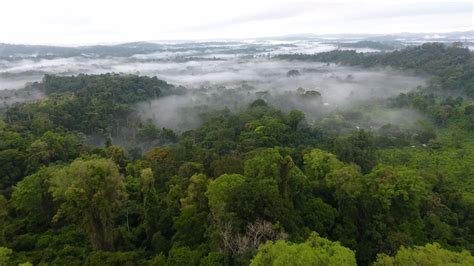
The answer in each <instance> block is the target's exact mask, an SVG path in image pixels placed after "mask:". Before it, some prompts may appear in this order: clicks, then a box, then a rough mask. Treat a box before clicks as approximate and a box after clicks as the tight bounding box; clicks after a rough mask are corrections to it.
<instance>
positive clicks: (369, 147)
mask: <svg viewBox="0 0 474 266" xmlns="http://www.w3.org/2000/svg"><path fill="white" fill-rule="evenodd" d="M272 60H282V61H288V62H300V61H304V62H307V63H309V64H311V63H313V62H314V63H316V62H323V63H325V64H328V65H331V64H338V65H341V66H350V67H357V68H361V69H374V68H390V69H392V70H394V71H405V72H410V73H414V74H416V75H419V76H423V77H424V78H426V79H427V82H426V83H424V84H423V85H421V86H417V87H414V88H410V90H409V91H408V92H404V93H399V94H397V95H396V96H391V97H386V98H384V99H378V100H377V101H376V102H372V103H365V104H364V105H362V106H359V107H358V108H354V109H350V108H349V110H348V109H344V110H338V109H335V110H334V111H332V112H331V113H329V114H325V115H324V116H321V117H318V118H317V119H307V114H306V113H305V112H303V111H302V110H296V109H295V110H282V109H280V108H279V106H278V105H275V104H273V102H271V101H268V100H266V99H265V97H264V94H265V93H261V94H260V96H261V97H258V95H257V99H255V100H253V101H252V102H251V103H250V104H248V105H246V106H245V108H243V109H242V110H238V111H236V110H231V109H229V108H225V107H224V108H221V109H220V110H209V109H206V108H194V109H193V108H191V110H188V111H189V113H194V114H199V117H200V118H201V120H202V123H201V124H200V125H199V126H198V127H195V128H192V129H190V130H183V131H179V130H173V129H169V128H166V127H161V126H159V125H156V123H153V121H151V120H150V119H144V118H141V117H140V116H137V114H136V112H135V109H136V108H137V104H139V103H143V102H145V106H146V102H147V101H151V100H153V99H159V98H163V97H166V96H169V95H183V94H184V93H186V90H187V89H186V88H185V87H182V86H176V85H173V84H171V83H168V82H166V81H163V80H161V79H158V78H157V77H148V76H141V75H131V74H127V75H125V74H116V73H109V74H97V75H93V74H90V75H86V74H80V75H74V76H67V75H66V76H64V75H45V76H44V77H43V79H42V81H40V82H34V83H31V84H28V86H27V87H26V88H25V89H24V90H26V91H28V90H30V91H33V90H35V91H40V92H41V93H42V97H39V98H36V99H34V100H30V101H25V102H22V103H17V104H12V105H8V106H7V107H5V108H3V109H2V110H1V120H0V265H474V257H473V255H472V254H473V253H474V101H473V99H474V55H473V53H472V52H470V51H469V50H468V49H467V48H464V47H462V45H460V44H456V43H455V44H452V45H446V44H441V43H426V44H423V45H419V46H409V47H406V48H403V49H401V50H396V51H392V52H383V53H358V52H355V51H345V50H335V51H329V52H324V53H318V54H314V55H308V54H283V55H278V56H276V58H274V59H272ZM288 75H289V76H297V75H299V73H298V71H297V70H294V71H292V72H291V75H290V73H288ZM350 78H351V77H348V79H350ZM296 89H298V92H297V93H298V95H299V96H298V97H301V101H304V99H308V98H311V99H314V100H315V101H321V100H320V99H319V98H321V94H320V93H319V92H318V91H316V90H308V89H307V88H295V90H296ZM219 97H232V94H227V95H226V94H223V95H221V96H219ZM163 99H165V98H163ZM145 108H146V107H145ZM393 108H405V109H409V110H413V111H416V112H417V113H419V114H420V117H421V119H419V121H418V122H417V125H416V127H410V128H406V127H401V126H399V125H394V124H390V123H387V124H384V125H382V126H380V127H378V128H370V127H359V126H357V127H355V126H354V121H358V122H360V120H361V117H363V116H364V114H365V113H372V114H373V113H377V112H382V111H383V110H391V109H393ZM154 115H155V116H157V117H159V116H161V115H162V114H161V113H159V112H158V113H155V114H154Z"/></svg>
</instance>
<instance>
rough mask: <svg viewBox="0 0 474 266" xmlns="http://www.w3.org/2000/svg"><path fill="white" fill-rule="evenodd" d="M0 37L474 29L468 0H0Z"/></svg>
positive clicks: (67, 40)
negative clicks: (439, 0) (437, 0)
mask: <svg viewBox="0 0 474 266" xmlns="http://www.w3.org/2000/svg"><path fill="white" fill-rule="evenodd" d="M0 8H1V11H2V13H1V15H0V42H10V43H59V44H83V43H103V42H125V41H139V40H159V39H206V38H253V37H259V36H270V35H284V34H294V33H356V32H359V33H394V32H402V31H409V32H436V31H451V30H467V29H472V28H473V4H472V2H470V1H445V2H433V1H416V2H415V1H408V0H398V1H368V0H366V1H349V0H345V1H329V0H327V1H324V0H317V1H298V0H297V1H292V0H259V1H257V0H239V1H237V0H235V1H222V0H221V1H217V0H199V1H195V0H189V1H186V0H173V1H152V0H133V1H119V0H113V1H110V0H101V1H99V0H70V1H64V0H63V1H60V0H42V1H37V0H3V1H2V3H1V5H0Z"/></svg>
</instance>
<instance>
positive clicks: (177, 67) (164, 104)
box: [0, 45, 424, 130]
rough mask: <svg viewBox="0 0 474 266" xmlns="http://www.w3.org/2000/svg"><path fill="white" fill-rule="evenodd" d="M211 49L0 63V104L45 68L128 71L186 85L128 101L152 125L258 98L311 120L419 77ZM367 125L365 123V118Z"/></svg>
mask: <svg viewBox="0 0 474 266" xmlns="http://www.w3.org/2000/svg"><path fill="white" fill-rule="evenodd" d="M282 47H283V48H282ZM288 47H290V48H292V49H296V48H294V47H295V46H291V45H284V46H279V49H278V50H275V51H273V53H277V52H282V51H285V49H290V48H288ZM297 48H298V47H297ZM333 48H334V47H323V46H320V47H312V48H311V47H309V48H308V49H312V50H315V51H316V50H318V49H319V51H323V50H328V49H329V50H330V49H333ZM219 49H220V50H213V48H212V47H209V49H205V50H202V49H201V50H199V51H195V50H183V51H181V52H178V51H176V52H168V53H167V54H160V53H154V54H147V55H135V56H131V57H108V58H89V57H86V56H81V57H70V58H56V59H32V58H30V59H21V60H11V61H0V108H1V107H4V106H6V105H10V104H12V103H14V102H15V101H22V100H25V99H27V98H28V97H30V98H36V97H41V95H39V94H34V93H29V94H24V93H23V94H20V95H14V94H15V93H14V91H5V89H17V88H20V87H22V86H24V84H25V83H26V82H31V81H38V80H41V78H42V75H43V74H46V73H52V74H60V75H73V74H79V73H87V74H99V73H107V72H117V73H132V74H140V75H148V76H157V77H158V78H160V79H163V80H165V81H167V82H169V83H172V84H175V85H182V86H184V87H186V88H188V90H187V92H186V93H185V94H184V95H170V96H166V97H163V98H159V99H156V100H152V101H149V102H145V103H140V104H137V106H136V110H137V114H139V115H140V116H141V117H142V118H145V119H151V120H153V121H155V122H156V123H157V125H158V126H160V127H167V128H171V129H174V130H186V129H191V128H194V127H197V126H199V124H200V123H201V120H200V119H199V112H200V111H204V110H214V109H222V108H229V109H231V110H235V111H238V110H242V109H244V108H246V107H247V106H248V104H249V103H251V102H252V101H254V100H255V99H259V98H260V99H264V100H266V101H267V102H269V104H271V105H273V106H275V107H278V108H280V109H282V110H283V111H289V110H291V109H299V110H302V111H304V112H305V113H306V115H307V119H308V120H309V121H312V120H315V119H318V118H320V117H321V116H322V115H325V114H328V113H330V112H332V111H334V110H339V111H348V110H352V109H354V108H356V107H357V106H359V103H365V102H369V101H370V102H377V100H379V99H384V98H387V97H390V96H394V95H397V94H398V93H400V92H406V91H409V90H412V89H413V88H415V87H416V86H418V85H422V84H423V83H424V79H423V78H421V77H415V76H412V75H408V74H402V73H400V72H395V71H392V70H390V69H379V70H376V69H369V70H367V69H360V68H352V67H343V66H338V65H335V64H322V63H310V62H296V61H294V62H288V61H280V60H276V59H272V58H271V57H268V55H267V54H265V53H266V52H267V51H266V50H264V49H263V50H262V51H258V52H250V53H249V52H243V53H238V52H236V51H235V50H232V52H229V51H227V50H225V49H221V48H219ZM298 49H303V48H301V47H299V48H298ZM251 51H255V49H253V50H251ZM298 88H302V89H299V90H298ZM2 90H4V91H2ZM314 91H316V92H314ZM318 93H319V94H320V95H319V94H318ZM22 97H23V98H22ZM404 115H406V114H404ZM385 116H386V118H385V119H382V120H383V121H380V123H379V122H378V120H377V119H372V121H373V123H372V124H373V125H375V126H377V125H381V124H386V123H390V122H391V123H395V124H396V123H400V115H397V114H393V115H391V114H385ZM402 116H403V115H402ZM410 117H416V115H415V114H412V115H410ZM382 122H383V123H382ZM367 126H372V125H370V123H368V125H367Z"/></svg>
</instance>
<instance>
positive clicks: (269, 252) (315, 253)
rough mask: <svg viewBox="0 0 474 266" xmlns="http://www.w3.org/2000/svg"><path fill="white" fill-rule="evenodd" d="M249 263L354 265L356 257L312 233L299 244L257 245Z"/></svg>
mask: <svg viewBox="0 0 474 266" xmlns="http://www.w3.org/2000/svg"><path fill="white" fill-rule="evenodd" d="M250 265H252V266H259V265H262V266H266V265H281V266H286V265H334V266H337V265H356V259H355V254H354V252H353V251H352V250H350V249H348V248H346V247H343V246H341V245H340V244H339V243H338V242H332V241H330V240H328V239H326V238H322V237H320V236H319V235H318V234H317V233H312V234H311V235H310V237H309V238H308V240H306V242H304V243H300V244H294V243H290V242H286V241H283V240H278V241H276V242H272V241H268V242H267V243H265V244H263V245H261V246H260V247H259V250H258V253H257V255H256V256H255V257H254V258H253V259H252V262H251V263H250Z"/></svg>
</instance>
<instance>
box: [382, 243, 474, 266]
mask: <svg viewBox="0 0 474 266" xmlns="http://www.w3.org/2000/svg"><path fill="white" fill-rule="evenodd" d="M374 265H375V266H396V265H407V266H411V265H413V266H416V265H453V266H454V265H459V266H470V265H474V257H473V256H472V255H471V254H470V253H469V251H465V250H464V251H462V252H455V251H450V250H447V249H444V248H442V247H441V246H440V245H439V244H437V243H433V244H426V245H425V246H414V247H401V248H400V250H398V252H397V254H395V256H393V257H390V256H388V255H386V254H379V255H377V260H376V261H375V263H374Z"/></svg>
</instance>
